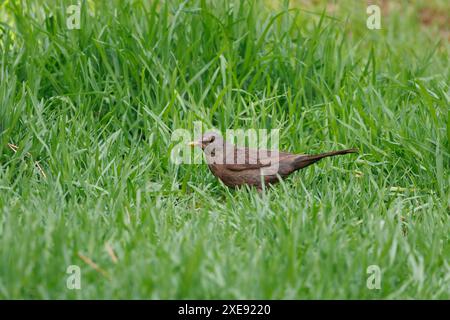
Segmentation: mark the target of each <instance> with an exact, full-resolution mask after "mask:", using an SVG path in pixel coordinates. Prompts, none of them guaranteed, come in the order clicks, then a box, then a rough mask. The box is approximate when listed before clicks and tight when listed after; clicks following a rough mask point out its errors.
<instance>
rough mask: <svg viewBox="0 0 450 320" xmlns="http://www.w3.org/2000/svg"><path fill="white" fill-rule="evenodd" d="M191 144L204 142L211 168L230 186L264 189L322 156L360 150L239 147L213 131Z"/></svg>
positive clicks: (203, 145)
mask: <svg viewBox="0 0 450 320" xmlns="http://www.w3.org/2000/svg"><path fill="white" fill-rule="evenodd" d="M191 145H197V146H200V147H201V148H202V149H203V152H204V153H205V156H206V161H207V163H208V166H209V168H210V170H211V172H212V173H213V174H214V175H215V176H216V177H217V178H219V179H220V180H222V182H223V183H224V184H225V185H227V186H228V187H232V188H235V187H238V186H242V185H250V186H255V187H256V188H257V189H258V190H261V189H262V184H263V183H265V184H273V183H277V182H279V180H280V178H282V179H284V178H286V177H287V176H289V175H290V174H291V173H293V172H295V171H297V170H300V169H303V168H305V167H307V166H309V165H311V164H313V163H315V162H317V161H319V160H320V159H323V158H326V157H331V156H336V155H341V154H347V153H356V152H357V150H356V149H346V150H340V151H331V152H326V153H322V154H318V155H305V154H293V153H288V152H278V151H274V150H263V149H250V148H239V147H236V146H234V145H233V144H231V143H227V142H226V141H225V140H223V138H222V137H221V136H220V135H219V134H217V133H215V132H210V133H206V134H204V135H203V136H202V138H201V139H200V141H195V142H192V143H191Z"/></svg>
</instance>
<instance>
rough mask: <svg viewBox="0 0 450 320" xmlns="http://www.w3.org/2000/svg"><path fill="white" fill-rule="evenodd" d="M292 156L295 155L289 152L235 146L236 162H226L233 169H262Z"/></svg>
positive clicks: (226, 166) (227, 166)
mask: <svg viewBox="0 0 450 320" xmlns="http://www.w3.org/2000/svg"><path fill="white" fill-rule="evenodd" d="M244 155H245V156H244ZM291 156H293V155H292V154H291V153H287V152H278V153H276V152H275V151H270V150H262V149H259V150H257V149H249V148H235V149H234V163H227V164H225V168H227V169H229V170H231V171H243V170H252V169H260V168H264V167H269V166H271V165H272V164H273V163H276V162H280V161H281V160H282V159H285V158H288V157H291Z"/></svg>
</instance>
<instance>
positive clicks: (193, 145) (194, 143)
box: [188, 141, 200, 147]
mask: <svg viewBox="0 0 450 320" xmlns="http://www.w3.org/2000/svg"><path fill="white" fill-rule="evenodd" d="M188 145H190V146H191V147H195V146H199V145H200V142H198V141H191V142H189V143H188Z"/></svg>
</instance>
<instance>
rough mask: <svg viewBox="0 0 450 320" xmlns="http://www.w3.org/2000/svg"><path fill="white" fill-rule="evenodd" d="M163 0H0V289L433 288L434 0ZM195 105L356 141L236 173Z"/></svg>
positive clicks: (436, 208) (233, 122) (444, 113)
mask: <svg viewBox="0 0 450 320" xmlns="http://www.w3.org/2000/svg"><path fill="white" fill-rule="evenodd" d="M168 3H169V1H167V2H166V1H143V0H142V1H140V0H135V1H131V0H130V1H125V0H115V1H87V2H86V1H82V4H83V5H82V7H81V12H80V17H81V21H80V24H79V27H80V28H79V29H76V28H75V29H69V28H68V25H67V19H68V18H69V16H71V14H72V11H70V12H69V13H68V12H67V11H66V10H67V7H68V6H69V5H71V4H72V3H71V2H70V1H27V2H24V1H19V0H7V1H5V2H3V3H2V4H0V21H2V22H1V23H0V48H1V49H0V190H1V192H0V248H1V249H0V298H10V299H17V298H39V299H50V298H57V299H66V298H68V299H87V298H98V299H107V298H113V299H115V298H132V299H136V298H145V299H174V298H178V299H184V298H230V299H235V298H236V299H237V298H268V299H313V298H314V299H315V298H318V299H323V298H327V299H347V298H352V299H367V298H369V299H372V298H383V299H400V298H408V299H409V298H418V299H434V298H437V299H448V298H450V262H449V257H450V243H449V235H450V232H449V231H450V188H449V185H450V178H449V170H450V161H449V160H450V143H449V141H450V128H449V125H450V112H449V87H448V80H449V68H448V61H449V55H448V53H449V42H448V25H449V24H448V23H445V21H447V22H448V15H447V14H446V13H448V12H449V10H448V9H449V8H448V2H447V1H415V2H414V1H411V2H410V1H398V2H395V5H394V4H393V2H389V5H388V4H387V1H369V2H367V3H366V2H364V1H353V0H348V1H339V2H338V1H336V2H332V1H329V2H328V4H326V3H325V1H291V2H290V3H288V2H287V1H273V2H269V1H243V2H242V3H241V1H184V2H181V1H170V4H168ZM368 4H379V6H380V8H381V29H380V30H377V29H375V30H370V29H368V28H367V27H366V20H367V18H368V16H369V15H368V14H367V13H366V8H367V5H368ZM195 121H202V122H203V123H204V125H205V127H216V128H219V129H221V130H225V129H227V128H235V129H238V128H240V129H248V128H256V129H280V147H281V149H284V150H287V151H291V152H306V153H318V152H324V151H330V150H337V149H340V148H358V149H359V150H360V152H359V154H358V155H347V156H342V157H336V158H330V159H326V160H322V161H321V162H319V163H318V164H316V165H314V166H311V167H308V168H307V169H305V170H303V171H301V172H297V173H296V174H294V175H293V176H292V177H290V178H289V179H287V180H286V181H285V182H284V183H282V184H279V185H277V186H274V187H272V188H269V189H267V190H265V192H263V193H262V194H259V193H258V192H257V191H256V190H253V189H243V190H238V191H234V190H229V189H228V188H226V187H225V186H224V185H223V184H222V183H220V182H219V181H218V180H216V179H215V178H214V177H213V176H212V174H211V173H210V172H209V170H208V168H207V167H206V165H205V164H195V165H189V164H181V165H176V164H174V163H173V162H172V161H171V157H170V155H171V150H172V148H173V147H174V145H175V143H176V142H175V141H172V140H171V134H172V132H174V130H176V129H187V130H191V129H192V128H193V127H194V122H195ZM77 277H78V278H77ZM78 287H79V289H77V288H78Z"/></svg>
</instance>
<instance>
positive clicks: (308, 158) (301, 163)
mask: <svg viewBox="0 0 450 320" xmlns="http://www.w3.org/2000/svg"><path fill="white" fill-rule="evenodd" d="M347 153H358V149H345V150H339V151H331V152H325V153H321V154H316V155H300V156H298V158H296V159H295V160H294V167H295V170H299V169H302V168H305V167H307V166H309V165H312V164H313V163H315V162H317V161H319V160H320V159H323V158H326V157H333V156H337V155H341V154H347Z"/></svg>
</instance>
